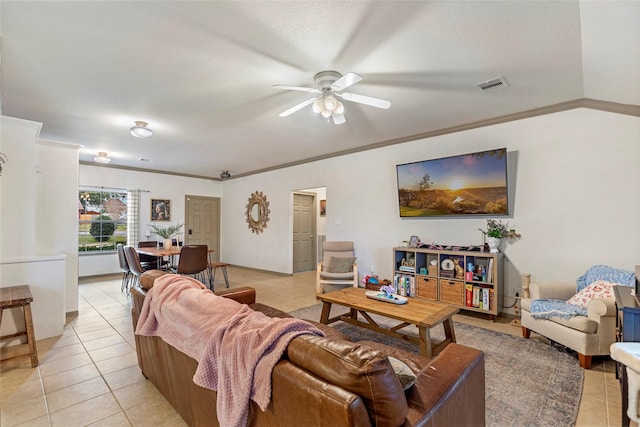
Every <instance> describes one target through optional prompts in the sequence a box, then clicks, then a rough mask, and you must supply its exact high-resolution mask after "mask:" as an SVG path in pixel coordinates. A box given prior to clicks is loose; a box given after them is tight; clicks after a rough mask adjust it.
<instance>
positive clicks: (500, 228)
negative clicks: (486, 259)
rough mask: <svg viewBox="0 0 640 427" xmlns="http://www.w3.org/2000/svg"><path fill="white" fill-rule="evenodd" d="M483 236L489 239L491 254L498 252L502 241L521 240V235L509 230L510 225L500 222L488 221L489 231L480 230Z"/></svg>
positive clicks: (511, 229)
mask: <svg viewBox="0 0 640 427" xmlns="http://www.w3.org/2000/svg"><path fill="white" fill-rule="evenodd" d="M478 230H480V231H481V232H482V234H484V235H485V237H486V238H487V244H488V245H489V248H490V252H498V246H500V240H501V239H519V238H520V237H521V235H520V234H518V233H516V230H515V229H513V228H509V223H508V222H505V223H504V224H503V223H502V221H500V220H495V219H488V220H487V229H486V230H483V229H481V228H479V229H478Z"/></svg>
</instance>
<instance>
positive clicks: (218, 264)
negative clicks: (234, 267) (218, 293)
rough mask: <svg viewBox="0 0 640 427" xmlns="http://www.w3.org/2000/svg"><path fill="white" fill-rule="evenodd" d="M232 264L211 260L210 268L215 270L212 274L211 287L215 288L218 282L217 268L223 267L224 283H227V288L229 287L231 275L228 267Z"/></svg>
mask: <svg viewBox="0 0 640 427" xmlns="http://www.w3.org/2000/svg"><path fill="white" fill-rule="evenodd" d="M230 265H231V264H227V263H226V262H210V263H209V268H210V269H211V270H213V273H212V275H211V289H212V290H213V285H214V283H215V282H216V269H217V268H221V269H222V274H224V283H226V284H227V288H228V287H229V277H228V276H227V267H228V266H230Z"/></svg>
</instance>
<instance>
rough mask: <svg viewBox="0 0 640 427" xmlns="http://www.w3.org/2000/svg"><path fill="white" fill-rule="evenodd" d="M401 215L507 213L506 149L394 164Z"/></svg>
mask: <svg viewBox="0 0 640 427" xmlns="http://www.w3.org/2000/svg"><path fill="white" fill-rule="evenodd" d="M396 173H397V177H398V201H399V205H400V216H401V217H443V216H468V215H485V216H487V215H491V216H500V215H508V214H509V203H508V192H507V149H506V148H500V149H497V150H487V151H480V152H478V153H469V154H462V155H459V156H451V157H444V158H440V159H433V160H424V161H421V162H414V163H405V164H401V165H397V166H396Z"/></svg>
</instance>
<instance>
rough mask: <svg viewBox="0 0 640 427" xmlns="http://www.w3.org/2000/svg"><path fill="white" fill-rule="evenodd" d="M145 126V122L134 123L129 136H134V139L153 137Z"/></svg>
mask: <svg viewBox="0 0 640 427" xmlns="http://www.w3.org/2000/svg"><path fill="white" fill-rule="evenodd" d="M147 126H148V123H147V122H143V121H136V125H135V126H133V127H132V128H131V129H130V132H131V136H135V137H136V138H149V137H150V136H151V135H153V131H152V130H151V129H149V128H148V127H147Z"/></svg>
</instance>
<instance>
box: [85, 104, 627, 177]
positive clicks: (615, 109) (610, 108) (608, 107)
mask: <svg viewBox="0 0 640 427" xmlns="http://www.w3.org/2000/svg"><path fill="white" fill-rule="evenodd" d="M576 108H589V109H592V110H599V111H607V112H610V113H616V114H624V115H628V116H634V117H640V105H631V104H620V103H617V102H610V101H601V100H597V99H590V98H579V99H574V100H573V101H567V102H561V103H558V104H553V105H547V106H545V107H539V108H534V109H531V110H525V111H520V112H517V113H512V114H507V115H504V116H499V117H494V118H491V119H485V120H480V121H477V122H472V123H466V124H462V125H457V126H451V127H448V128H443V129H437V130H433V131H429V132H424V133H419V134H415V135H409V136H404V137H401V138H394V139H389V140H386V141H380V142H376V143H374V144H370V145H366V146H363V147H358V148H352V149H349V150H342V151H336V152H334V153H330V154H325V155H322V156H316V157H309V158H307V159H303V160H298V161H295V162H289V163H282V164H279V165H276V166H272V167H268V168H263V169H256V170H254V171H251V172H245V173H238V174H234V175H233V176H232V177H231V178H227V179H225V181H230V180H233V179H237V178H242V177H245V176H250V175H257V174H261V173H265V172H271V171H274V170H278V169H285V168H289V167H292V166H298V165H303V164H306V163H311V162H317V161H319V160H326V159H331V158H333V157H340V156H345V155H347V154H353V153H359V152H362V151H369V150H375V149H376V148H382V147H388V146H390V145H396V144H403V143H405V142H410V141H416V140H419V139H427V138H433V137H436V136H441V135H447V134H451V133H457V132H463V131H467V130H471V129H478V128H481V127H487V126H494V125H498V124H502V123H508V122H513V121H516V120H523V119H528V118H531V117H537V116H544V115H548V114H554V113H559V112H562V111H568V110H575V109H576ZM80 164H84V165H90V166H98V167H106V168H116V169H126V170H131V171H137V172H149V173H159V174H164V175H176V176H184V177H188V178H200V179H208V180H211V181H222V179H220V178H217V177H210V176H201V175H189V174H183V173H178V172H165V171H161V170H154V169H142V168H134V167H129V166H117V165H103V164H98V163H93V162H84V161H81V162H80Z"/></svg>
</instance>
